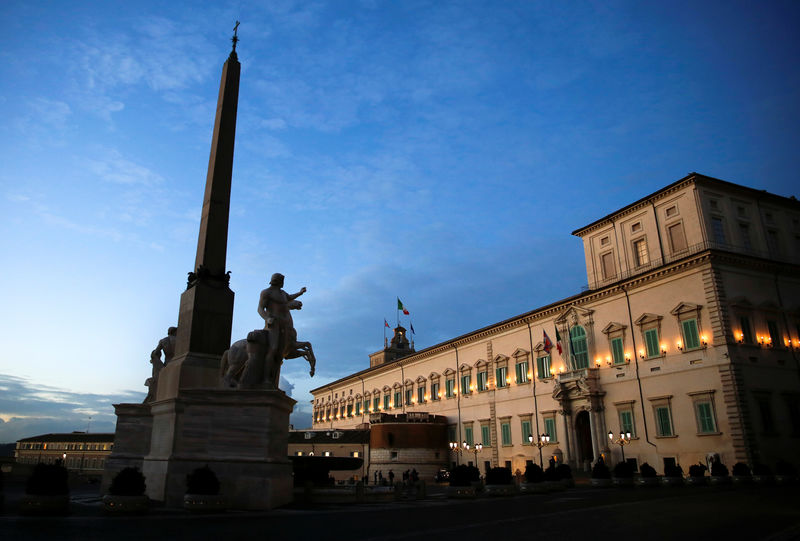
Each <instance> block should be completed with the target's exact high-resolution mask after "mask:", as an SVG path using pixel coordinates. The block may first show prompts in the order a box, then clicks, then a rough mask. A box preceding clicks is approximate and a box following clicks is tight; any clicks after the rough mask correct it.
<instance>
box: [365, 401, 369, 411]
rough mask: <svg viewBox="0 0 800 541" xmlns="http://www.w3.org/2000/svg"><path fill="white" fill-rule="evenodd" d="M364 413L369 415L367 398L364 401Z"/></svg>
mask: <svg viewBox="0 0 800 541" xmlns="http://www.w3.org/2000/svg"><path fill="white" fill-rule="evenodd" d="M364 413H369V398H366V399H364Z"/></svg>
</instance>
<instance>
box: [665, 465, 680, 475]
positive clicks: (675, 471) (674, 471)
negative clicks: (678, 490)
mask: <svg viewBox="0 0 800 541" xmlns="http://www.w3.org/2000/svg"><path fill="white" fill-rule="evenodd" d="M664 477H683V468H681V465H680V464H668V465H666V466H664Z"/></svg>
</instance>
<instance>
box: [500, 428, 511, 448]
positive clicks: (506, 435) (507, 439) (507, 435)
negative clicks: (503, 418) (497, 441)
mask: <svg viewBox="0 0 800 541" xmlns="http://www.w3.org/2000/svg"><path fill="white" fill-rule="evenodd" d="M500 431H501V433H502V435H503V445H511V425H510V424H509V423H502V424H501V425H500Z"/></svg>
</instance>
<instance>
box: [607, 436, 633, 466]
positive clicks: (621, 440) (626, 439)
mask: <svg viewBox="0 0 800 541" xmlns="http://www.w3.org/2000/svg"><path fill="white" fill-rule="evenodd" d="M608 441H609V442H610V443H612V444H614V443H616V444H617V445H619V449H620V451H622V461H623V462H625V446H626V445H628V444H629V443H630V442H631V433H630V432H620V433H619V438H618V439H614V433H613V432H611V431H610V430H609V431H608Z"/></svg>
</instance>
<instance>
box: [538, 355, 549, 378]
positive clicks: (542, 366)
mask: <svg viewBox="0 0 800 541" xmlns="http://www.w3.org/2000/svg"><path fill="white" fill-rule="evenodd" d="M536 365H537V370H538V372H539V377H540V378H541V379H545V378H549V377H550V355H544V356H542V357H538V358H537V359H536Z"/></svg>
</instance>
